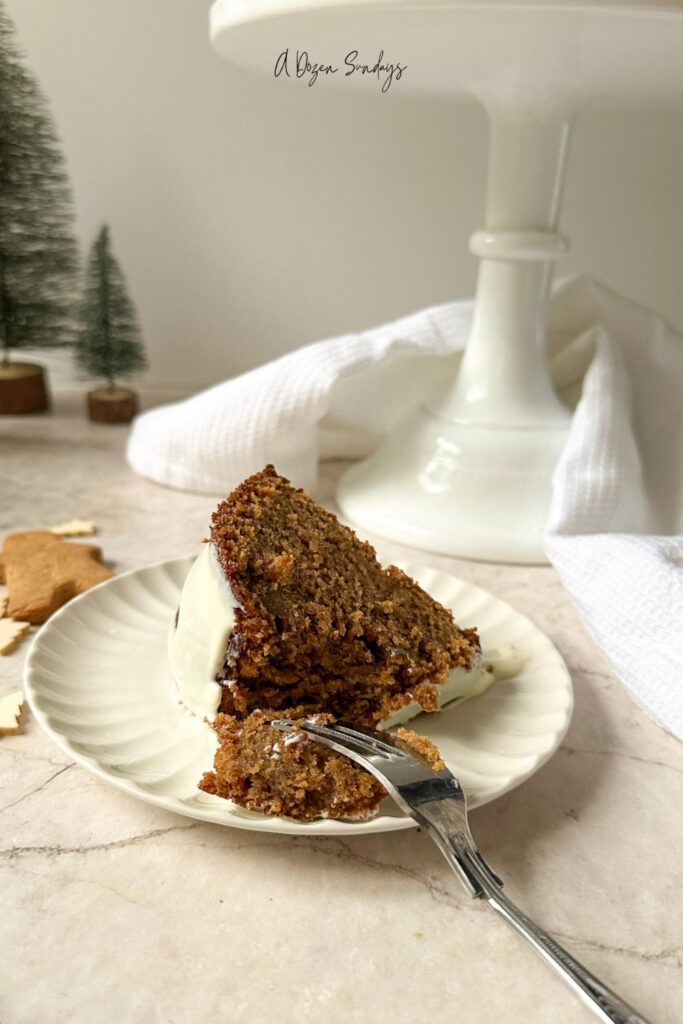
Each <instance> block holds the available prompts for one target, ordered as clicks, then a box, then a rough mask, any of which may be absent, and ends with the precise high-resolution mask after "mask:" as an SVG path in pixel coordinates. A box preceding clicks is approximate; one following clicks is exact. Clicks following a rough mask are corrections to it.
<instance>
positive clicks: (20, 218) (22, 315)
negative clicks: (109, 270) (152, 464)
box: [0, 3, 78, 413]
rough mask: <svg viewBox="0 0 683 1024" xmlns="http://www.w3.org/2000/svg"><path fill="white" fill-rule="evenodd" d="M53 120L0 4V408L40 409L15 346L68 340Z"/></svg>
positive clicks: (71, 258) (40, 377)
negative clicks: (11, 357)
mask: <svg viewBox="0 0 683 1024" xmlns="http://www.w3.org/2000/svg"><path fill="white" fill-rule="evenodd" d="M72 225H73V210H72V201H71V190H70V188H69V183H68V179H67V176H66V172H65V168H64V160H63V158H62V154H61V152H60V148H59V143H58V140H57V135H56V132H55V128H54V124H53V121H52V118H51V116H50V112H49V110H48V106H47V103H46V101H45V99H44V97H43V95H42V93H41V91H40V87H39V85H38V83H37V81H36V79H35V78H34V76H33V75H32V74H31V73H30V72H29V71H28V70H27V68H26V67H24V64H23V61H22V55H21V52H20V50H19V48H18V46H17V44H16V42H15V39H14V31H13V28H12V24H11V22H10V20H9V18H8V17H7V15H6V13H5V10H4V7H3V6H2V4H1V3H0V413H24V412H42V411H43V410H44V409H46V408H47V390H46V387H45V378H44V373H43V369H42V367H40V366H38V365H36V364H34V363H27V362H23V361H19V360H11V359H10V354H11V353H12V354H13V353H14V351H15V350H20V351H23V350H25V349H31V348H55V347H58V346H64V345H70V344H72V342H73V321H72V311H73V306H74V287H75V272H76V270H77V266H78V248H77V245H76V240H75V237H74V235H73V228H72Z"/></svg>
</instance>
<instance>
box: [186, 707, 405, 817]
mask: <svg viewBox="0 0 683 1024" xmlns="http://www.w3.org/2000/svg"><path fill="white" fill-rule="evenodd" d="M277 717H278V713H277V712H272V711H253V712H252V713H251V714H250V715H249V716H248V717H247V718H246V719H243V720H240V719H238V718H235V717H234V716H233V715H225V714H220V715H218V716H217V718H216V721H215V723H214V728H215V730H216V733H217V735H218V740H219V743H220V746H219V748H218V750H217V751H216V754H215V757H214V770H213V771H212V772H207V773H206V774H205V775H204V777H203V779H202V780H201V782H200V784H199V788H200V789H202V790H204V792H205V793H213V794H215V795H216V796H220V797H224V798H228V799H230V800H234V801H235V802H236V803H238V804H240V805H241V806H242V807H246V808H248V809H249V810H252V811H260V812H261V813H263V814H268V815H278V816H285V817H289V818H296V819H298V820H299V821H313V820H314V819H315V818H321V817H327V818H352V819H355V820H365V819H367V818H369V817H371V816H372V815H373V814H374V813H375V812H376V810H377V808H378V807H379V804H380V803H381V801H382V800H383V799H384V797H386V795H387V794H386V791H385V789H384V787H383V786H382V785H381V783H379V782H378V781H377V779H375V777H374V776H373V775H370V774H369V772H366V771H365V770H364V769H363V768H361V767H360V766H359V765H357V764H355V763H354V762H353V761H350V760H349V759H348V758H347V757H344V756H343V755H342V754H337V753H335V751H333V750H330V749H329V748H328V747H326V746H324V745H323V744H321V743H316V742H315V741H314V740H312V739H310V737H309V736H308V735H307V734H306V733H305V732H304V731H303V730H302V729H295V730H294V731H292V732H290V733H282V732H281V731H280V730H279V729H277V728H275V726H273V725H271V722H272V720H273V718H277ZM290 717H292V718H293V719H294V720H295V721H303V719H302V716H301V712H300V709H294V710H293V711H292V712H291V714H290ZM318 718H319V720H321V719H324V722H331V721H333V718H332V716H331V715H324V716H318ZM321 724H322V722H321Z"/></svg>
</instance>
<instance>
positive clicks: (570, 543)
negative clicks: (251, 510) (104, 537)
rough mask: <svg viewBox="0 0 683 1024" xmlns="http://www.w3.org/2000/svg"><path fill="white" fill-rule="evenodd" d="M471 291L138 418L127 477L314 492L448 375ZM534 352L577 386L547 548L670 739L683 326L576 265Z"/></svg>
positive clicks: (681, 595)
mask: <svg viewBox="0 0 683 1024" xmlns="http://www.w3.org/2000/svg"><path fill="white" fill-rule="evenodd" d="M471 315H472V303H471V302H470V301H464V302H454V303H449V304H447V305H443V306H435V307H432V308H430V309H427V310H423V311H421V312H419V313H416V314H413V315H412V316H409V317H405V318H404V319H402V320H398V321H396V322H394V323H391V324H387V325H384V326H382V327H377V328H374V329H372V330H369V331H364V332H362V333H359V334H351V335H344V336H342V337H339V338H333V339H331V340H328V341H321V342H317V343H315V344H313V345H307V346H305V347H304V348H300V349H297V350H296V351H294V352H292V353H289V354H288V355H286V356H283V357H281V358H280V359H278V360H276V361H274V362H271V363H268V364H267V365H265V366H262V367H259V368H257V369H256V370H252V371H250V372H249V373H246V374H243V375H242V376H240V377H236V378H234V379H232V380H229V381H226V382H225V383H223V384H219V385H217V386H216V387H213V388H210V389H209V390H208V391H203V392H201V393H200V394H198V395H195V396H194V397H192V398H190V399H187V400H186V401H184V402H179V403H175V404H173V405H168V406H162V407H161V408H158V409H153V410H152V411H151V412H147V413H145V414H143V415H142V416H139V417H138V418H137V420H136V421H135V423H134V425H133V429H132V432H131V436H130V440H129V444H128V460H129V462H130V464H131V466H132V467H133V469H135V470H136V471H137V472H138V473H141V474H142V475H143V476H147V477H150V478H151V479H152V480H156V481H158V482H159V483H163V484H166V485H168V486H171V487H179V488H183V489H186V490H194V491H200V492H203V493H215V494H217V495H224V494H225V493H226V492H227V491H228V490H229V489H230V488H231V487H233V486H234V485H235V484H236V483H238V482H239V481H240V480H242V479H243V478H244V477H245V476H247V475H248V474H249V473H251V472H254V471H256V470H258V469H261V468H262V467H263V465H264V464H265V463H266V462H273V463H274V464H275V465H276V466H277V467H278V469H279V471H280V472H282V473H284V474H285V475H287V476H289V477H291V478H292V479H294V480H295V481H296V482H297V484H299V485H301V486H304V487H307V488H313V487H314V486H315V483H316V477H317V465H318V460H319V459H320V458H325V457H335V456H336V457H358V456H360V455H364V454H367V453H368V452H369V451H371V450H372V448H373V447H374V446H375V444H376V443H377V441H378V439H379V438H380V437H381V436H382V435H383V434H384V433H386V431H387V430H388V429H390V427H391V426H392V425H393V423H394V422H395V421H396V420H397V419H398V418H399V417H400V416H402V415H403V414H404V413H405V411H406V409H408V408H409V407H410V406H411V405H416V404H417V403H418V402H420V401H421V400H422V399H423V398H424V397H425V396H426V395H429V394H432V393H434V392H435V391H436V390H437V389H438V387H439V385H440V384H441V383H442V382H443V381H444V380H445V379H448V378H450V377H451V376H452V370H453V369H454V368H455V364H456V363H457V361H458V359H459V353H460V352H461V351H462V349H463V347H464V345H465V342H466V340H467V336H468V331H469V326H470V322H471ZM548 348H549V357H550V365H551V372H552V376H553V380H554V383H555V386H556V388H557V390H558V393H559V394H560V396H561V397H562V398H563V399H564V400H565V401H566V402H567V403H568V404H569V405H571V406H573V405H574V404H575V403H576V402H577V400H578V399H579V396H581V397H580V401H579V402H578V406H577V407H576V411H575V413H574V417H573V420H572V424H571V428H570V432H569V438H568V442H567V445H566V448H565V451H564V454H563V456H562V458H561V460H560V463H559V465H558V467H557V470H556V473H555V480H554V491H553V502H552V507H551V510H550V516H549V523H548V531H547V538H546V547H547V552H548V556H549V558H550V559H551V561H552V562H553V563H554V564H555V566H556V568H557V569H558V571H559V573H560V575H561V577H562V580H563V582H564V584H565V585H566V587H567V588H568V590H569V591H570V593H571V594H572V596H573V598H574V600H575V601H576V603H577V605H578V607H579V610H580V612H581V614H582V617H583V619H584V622H585V624H586V626H587V627H588V629H589V630H590V632H591V633H592V634H593V636H594V637H595V639H596V640H597V642H598V643H599V644H600V646H601V647H602V648H603V650H604V651H605V653H606V655H607V657H608V659H609V660H610V662H611V663H612V666H613V667H614V669H615V671H616V673H617V674H618V675H619V676H620V678H621V679H622V681H623V682H624V683H625V684H626V686H627V687H628V688H629V689H630V691H631V692H632V694H633V695H634V696H635V698H636V699H637V700H638V701H639V703H640V704H641V705H642V706H643V707H644V708H645V709H646V710H647V711H648V712H649V713H650V714H651V715H653V716H654V717H655V718H656V719H657V720H658V721H659V722H660V723H661V724H663V725H664V726H665V727H667V728H668V729H670V730H671V731H672V732H674V733H676V734H677V735H678V736H682V737H683V537H682V536H681V534H683V338H681V337H680V336H679V335H677V334H675V332H674V331H673V330H671V328H669V327H668V326H667V325H666V324H665V323H664V321H663V320H662V319H661V318H660V317H659V316H657V315H656V314H655V313H652V312H650V311H648V310H645V309H643V308H641V307H639V306H637V305H635V304H634V303H631V302H629V301H627V300H626V299H623V298H621V297H620V296H618V295H617V294H615V293H614V292H612V291H610V290H609V289H607V288H605V287H603V286H602V285H599V284H597V283H596V282H594V281H592V280H590V279H589V278H585V277H580V278H574V279H571V280H569V281H565V282H562V283H560V284H558V285H557V286H556V287H555V289H554V292H553V298H552V301H551V306H550V316H549V333H548Z"/></svg>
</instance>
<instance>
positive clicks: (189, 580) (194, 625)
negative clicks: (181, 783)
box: [168, 544, 238, 721]
mask: <svg viewBox="0 0 683 1024" xmlns="http://www.w3.org/2000/svg"><path fill="white" fill-rule="evenodd" d="M237 607H238V604H237V601H236V600H235V598H234V596H233V593H232V591H231V589H230V587H229V585H228V582H227V580H226V579H225V576H224V575H223V571H222V569H221V567H220V565H219V564H218V557H217V555H216V551H215V548H214V546H213V544H205V545H204V548H203V550H202V552H201V554H200V555H199V556H198V557H197V558H196V559H195V561H194V563H193V565H192V568H191V569H190V571H189V573H188V574H187V577H186V579H185V583H184V584H183V590H182V594H181V596H180V606H179V608H178V621H177V624H173V623H172V624H171V630H170V632H169V637H168V657H169V661H170V663H171V671H172V673H173V677H174V679H175V682H176V686H177V687H178V695H179V697H180V700H181V701H182V703H183V704H184V705H185V706H186V707H187V708H188V709H189V710H190V711H191V712H192V713H193V714H195V715H198V716H199V717H200V718H208V719H209V721H212V720H213V719H214V718H215V717H216V712H217V711H218V705H219V704H220V700H221V686H220V684H219V683H217V682H216V673H217V672H218V671H219V670H220V668H221V667H222V665H223V659H224V658H225V652H226V650H227V647H228V642H229V640H230V637H231V636H232V631H233V629H234V626H235V609H236V608H237Z"/></svg>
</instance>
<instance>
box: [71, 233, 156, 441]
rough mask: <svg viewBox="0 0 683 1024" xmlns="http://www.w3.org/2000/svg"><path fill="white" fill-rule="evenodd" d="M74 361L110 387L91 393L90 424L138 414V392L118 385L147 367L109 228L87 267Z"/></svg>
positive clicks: (100, 237)
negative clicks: (112, 247)
mask: <svg viewBox="0 0 683 1024" xmlns="http://www.w3.org/2000/svg"><path fill="white" fill-rule="evenodd" d="M76 360H77V362H78V365H79V366H80V367H81V369H82V370H85V372H86V373H87V374H88V376H90V377H96V378H97V377H99V378H100V379H101V380H103V381H106V385H107V386H106V387H100V388H96V389H95V390H94V391H90V392H88V412H89V415H90V419H91V420H96V421H97V422H102V423H128V422H129V421H130V420H131V419H132V418H133V416H134V415H135V413H136V412H137V410H138V399H137V395H136V393H135V392H134V391H132V390H130V389H129V388H122V387H121V386H120V381H121V380H123V379H127V378H129V377H132V376H133V375H134V374H135V373H137V372H139V371H140V370H144V368H145V367H146V366H147V359H146V358H145V353H144V351H143V348H142V339H141V336H140V328H139V327H138V322H137V318H136V315H135V308H134V306H133V303H132V302H131V300H130V297H129V295H128V291H127V289H126V282H125V280H124V277H123V273H122V272H121V268H120V266H119V264H118V262H117V260H116V258H115V257H114V255H113V253H112V251H111V244H110V241H109V228H107V227H106V225H105V226H104V227H103V228H101V230H100V233H99V234H98V236H97V238H96V240H95V243H94V245H93V247H92V249H91V251H90V256H89V258H88V263H87V267H86V280H85V292H84V296H83V303H82V306H81V315H80V331H79V333H78V335H77V338H76Z"/></svg>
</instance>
